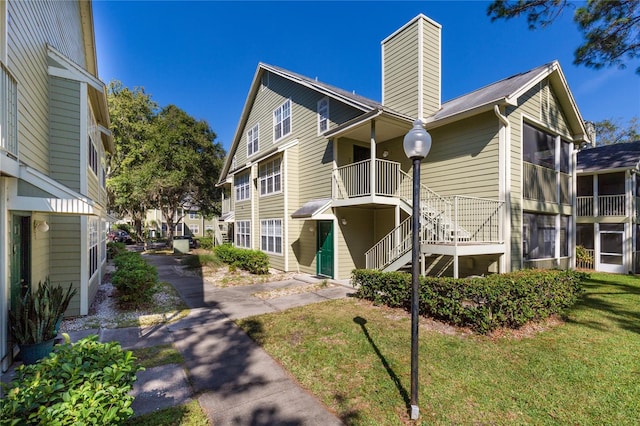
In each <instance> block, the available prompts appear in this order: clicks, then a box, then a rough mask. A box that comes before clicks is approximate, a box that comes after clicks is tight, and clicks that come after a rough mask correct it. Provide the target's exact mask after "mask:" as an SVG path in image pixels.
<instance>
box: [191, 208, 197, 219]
mask: <svg viewBox="0 0 640 426" xmlns="http://www.w3.org/2000/svg"><path fill="white" fill-rule="evenodd" d="M189 219H190V220H196V219H198V212H197V211H194V210H189Z"/></svg>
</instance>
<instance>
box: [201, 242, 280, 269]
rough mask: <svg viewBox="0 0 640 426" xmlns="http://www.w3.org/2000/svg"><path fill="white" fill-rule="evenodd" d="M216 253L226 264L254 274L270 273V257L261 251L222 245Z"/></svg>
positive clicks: (216, 248)
mask: <svg viewBox="0 0 640 426" xmlns="http://www.w3.org/2000/svg"><path fill="white" fill-rule="evenodd" d="M214 252H215V253H216V255H217V256H218V258H220V260H222V261H223V262H225V263H228V264H229V265H232V266H235V267H238V268H240V269H244V270H245V271H249V272H251V273H252V274H268V273H269V256H267V254H266V253H264V252H262V251H259V250H247V249H241V248H237V247H234V246H232V245H230V244H222V245H220V246H216V247H215V248H214Z"/></svg>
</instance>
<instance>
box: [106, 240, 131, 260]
mask: <svg viewBox="0 0 640 426" xmlns="http://www.w3.org/2000/svg"><path fill="white" fill-rule="evenodd" d="M125 251H127V245H126V244H125V243H118V242H115V241H110V242H108V243H107V257H108V258H109V259H115V257H116V256H117V255H119V254H120V253H122V252H125Z"/></svg>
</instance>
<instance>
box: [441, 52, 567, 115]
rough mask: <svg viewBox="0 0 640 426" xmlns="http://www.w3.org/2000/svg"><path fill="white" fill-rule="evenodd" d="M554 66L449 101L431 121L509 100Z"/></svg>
mask: <svg viewBox="0 0 640 426" xmlns="http://www.w3.org/2000/svg"><path fill="white" fill-rule="evenodd" d="M553 64H554V62H551V63H548V64H544V65H541V66H539V67H537V68H534V69H532V70H529V71H526V72H523V73H520V74H516V75H512V76H511V77H507V78H505V79H504V80H500V81H497V82H495V83H492V84H490V85H488V86H485V87H482V88H480V89H478V90H474V91H473V92H470V93H467V94H465V95H462V96H460V97H457V98H454V99H452V100H450V101H447V102H445V103H443V104H442V107H441V108H440V111H438V112H437V113H436V114H435V115H433V116H432V117H430V121H431V120H433V121H436V120H440V119H443V118H446V117H450V116H452V115H456V114H459V113H461V112H464V111H469V110H472V109H475V108H477V107H480V106H482V105H488V104H492V103H495V102H497V101H499V100H502V99H505V98H508V97H510V96H511V95H513V94H514V93H516V92H517V91H518V90H519V89H521V88H522V87H523V86H525V85H526V84H527V83H529V81H531V79H532V78H534V77H535V76H537V75H538V74H540V73H541V72H542V71H544V70H545V69H547V68H549V67H551V66H553Z"/></svg>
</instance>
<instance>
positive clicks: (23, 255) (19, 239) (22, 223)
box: [9, 215, 31, 307]
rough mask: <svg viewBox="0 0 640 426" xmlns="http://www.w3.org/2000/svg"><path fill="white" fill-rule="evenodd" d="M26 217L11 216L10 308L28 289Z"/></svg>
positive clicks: (28, 232)
mask: <svg viewBox="0 0 640 426" xmlns="http://www.w3.org/2000/svg"><path fill="white" fill-rule="evenodd" d="M30 223H31V218H30V217H28V216H18V215H13V216H12V218H11V252H10V253H9V258H10V264H11V266H10V268H11V271H10V273H11V306H12V307H13V306H16V301H17V299H18V298H20V297H22V296H24V294H25V292H26V291H27V288H28V287H29V281H30V277H29V274H30V272H31V267H30V256H29V253H30V251H31V250H30V247H29V241H30V240H31V234H30V230H31V228H30V226H29V224H30Z"/></svg>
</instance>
